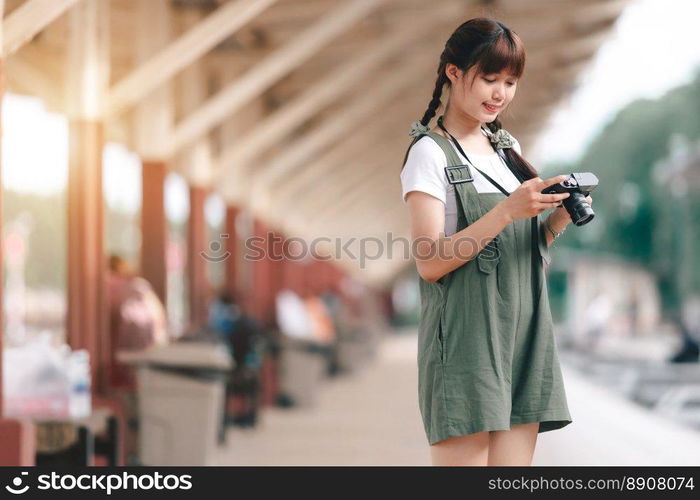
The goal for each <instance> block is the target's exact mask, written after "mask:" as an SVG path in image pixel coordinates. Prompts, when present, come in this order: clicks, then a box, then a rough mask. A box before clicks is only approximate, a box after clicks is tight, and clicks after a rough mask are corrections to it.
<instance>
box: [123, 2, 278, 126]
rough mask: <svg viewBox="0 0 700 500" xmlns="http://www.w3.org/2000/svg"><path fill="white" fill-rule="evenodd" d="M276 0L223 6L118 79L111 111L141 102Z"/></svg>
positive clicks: (230, 3) (231, 3)
mask: <svg viewBox="0 0 700 500" xmlns="http://www.w3.org/2000/svg"><path fill="white" fill-rule="evenodd" d="M276 1H277V0H235V1H231V2H229V3H226V4H224V5H223V6H221V7H219V8H218V9H217V10H216V11H214V12H213V13H212V14H210V15H209V16H207V17H206V18H204V19H202V21H200V22H199V23H198V24H197V25H196V26H194V27H192V28H191V29H189V30H187V31H186V32H185V33H184V34H183V35H182V36H180V37H179V38H178V39H177V40H175V41H174V42H172V43H171V44H170V45H168V46H167V47H165V48H164V49H163V50H161V51H160V52H158V53H157V54H155V55H154V56H153V57H151V58H150V59H149V60H148V61H146V62H145V63H144V64H142V65H141V66H139V67H138V68H136V69H135V70H134V71H132V72H131V73H130V74H129V75H128V76H126V77H124V78H122V80H120V81H119V82H117V83H116V84H115V85H114V86H113V87H112V89H111V91H110V96H109V112H110V114H113V115H114V114H118V113H119V112H121V111H122V110H124V109H125V108H127V107H129V106H131V105H133V104H135V103H136V102H138V101H139V100H140V99H141V98H142V97H144V96H146V95H148V94H149V93H150V92H151V91H152V90H154V89H156V88H157V87H159V86H160V85H162V84H163V83H165V82H166V81H167V80H169V79H170V78H172V77H173V76H174V75H175V74H176V73H177V72H178V71H180V70H181V69H183V68H184V67H185V66H187V65H188V64H190V63H192V62H193V61H195V60H196V59H198V58H199V57H201V56H202V55H203V54H205V53H206V52H207V51H209V50H211V49H212V48H213V47H214V46H215V45H216V44H218V43H219V42H221V41H222V40H223V39H225V38H226V37H227V36H229V35H231V33H233V32H235V31H236V30H238V29H240V28H241V27H242V26H245V25H246V24H247V23H249V22H250V21H251V20H252V19H254V18H255V17H256V16H257V15H258V14H260V13H261V12H262V11H263V10H265V9H266V8H268V7H269V6H270V5H272V4H273V3H275V2H276Z"/></svg>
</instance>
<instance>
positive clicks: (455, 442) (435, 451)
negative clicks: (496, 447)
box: [430, 432, 489, 466]
mask: <svg viewBox="0 0 700 500" xmlns="http://www.w3.org/2000/svg"><path fill="white" fill-rule="evenodd" d="M430 454H431V458H432V462H433V465H442V466H446V465H480V466H484V465H486V464H487V462H488V454H489V433H488V432H475V433H473V434H466V435H463V436H455V437H451V438H447V439H443V440H442V441H440V442H438V443H435V444H434V445H432V446H431V447H430Z"/></svg>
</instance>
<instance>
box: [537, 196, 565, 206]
mask: <svg viewBox="0 0 700 500" xmlns="http://www.w3.org/2000/svg"><path fill="white" fill-rule="evenodd" d="M569 196H570V193H554V194H540V195H539V196H538V197H537V201H540V202H542V203H553V202H557V203H556V204H557V205H558V204H559V202H560V201H561V200H565V199H566V198H568V197H569Z"/></svg>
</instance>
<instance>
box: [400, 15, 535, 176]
mask: <svg viewBox="0 0 700 500" xmlns="http://www.w3.org/2000/svg"><path fill="white" fill-rule="evenodd" d="M447 64H454V65H455V66H457V67H458V68H459V69H460V70H462V71H464V73H465V74H466V72H467V71H468V70H469V69H470V68H471V67H472V66H474V67H475V68H476V73H475V75H478V74H480V73H484V74H490V73H500V72H501V71H503V70H504V69H506V70H507V71H508V72H509V73H511V74H512V75H513V76H515V77H516V78H520V77H521V76H522V74H523V72H524V70H525V47H524V45H523V43H522V41H521V40H520V37H519V36H518V35H517V34H516V33H515V32H514V31H513V30H511V29H510V28H508V27H507V26H506V25H504V24H503V23H501V22H499V21H496V20H494V19H490V18H486V17H476V18H474V19H470V20H468V21H466V22H464V23H462V24H461V25H460V26H459V27H458V28H457V29H456V30H455V31H454V33H452V35H450V38H449V39H448V40H447V42H446V43H445V48H444V50H443V51H442V54H441V55H440V63H439V64H438V69H437V74H438V76H437V80H436V81H435V90H433V97H432V99H431V100H430V103H429V104H428V109H426V110H425V113H424V114H423V118H422V119H421V120H420V122H421V124H423V125H425V126H427V125H428V123H429V122H430V120H432V118H433V117H434V116H435V114H436V112H437V110H438V108H439V107H440V104H441V103H440V97H441V96H442V89H443V87H444V86H445V85H451V82H450V79H449V78H447V75H446V74H445V68H446V67H447ZM472 82H473V80H472ZM486 126H487V127H488V128H489V130H491V132H494V133H495V132H497V131H498V130H500V129H501V126H502V125H501V121H500V120H499V119H498V116H497V117H496V119H495V120H493V121H492V122H491V123H487V124H486ZM419 138H420V136H419V137H415V138H414V139H413V141H412V142H411V144H410V145H409V146H408V150H407V151H406V156H404V159H403V165H405V164H406V160H407V159H408V152H409V151H410V150H411V147H412V146H413V145H414V144H415V143H416V141H417V140H418V139H419ZM503 152H504V153H505V156H506V159H507V160H508V162H509V163H510V164H511V165H512V166H513V168H514V169H515V170H516V171H517V172H518V173H519V174H520V176H521V177H523V178H524V179H525V180H527V179H531V178H533V177H537V175H538V174H537V171H536V170H535V169H534V168H533V167H532V165H530V164H529V163H528V162H527V161H526V160H525V159H524V158H523V157H522V156H520V155H519V154H518V152H517V151H515V150H514V149H513V148H504V149H503ZM401 168H402V169H403V166H402V167H401Z"/></svg>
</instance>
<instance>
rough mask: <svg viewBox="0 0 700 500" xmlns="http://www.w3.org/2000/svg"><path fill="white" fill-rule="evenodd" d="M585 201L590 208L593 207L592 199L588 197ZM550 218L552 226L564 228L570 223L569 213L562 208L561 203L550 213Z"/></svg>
mask: <svg viewBox="0 0 700 500" xmlns="http://www.w3.org/2000/svg"><path fill="white" fill-rule="evenodd" d="M586 201H587V202H588V204H589V205H591V206H592V205H593V198H591V197H590V195H589V196H586ZM550 217H552V222H553V223H554V224H556V225H557V226H565V225H568V224H569V223H570V222H571V216H570V215H569V212H568V211H567V210H566V208H565V207H564V204H563V203H562V204H561V205H560V206H558V207H557V208H555V209H554V211H553V212H552V213H551V215H550Z"/></svg>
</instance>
